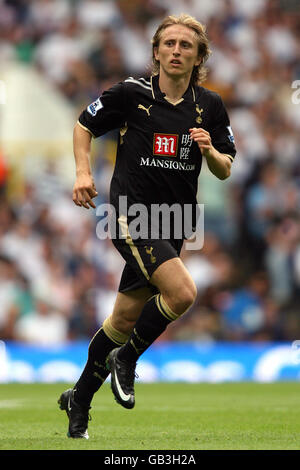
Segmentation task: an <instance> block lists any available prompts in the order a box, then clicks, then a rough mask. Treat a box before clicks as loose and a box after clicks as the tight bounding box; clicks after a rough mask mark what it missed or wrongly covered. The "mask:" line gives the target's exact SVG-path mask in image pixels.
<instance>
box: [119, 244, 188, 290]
mask: <svg viewBox="0 0 300 470" xmlns="http://www.w3.org/2000/svg"><path fill="white" fill-rule="evenodd" d="M112 242H113V244H114V246H115V247H116V249H117V250H118V251H119V253H120V254H121V255H122V257H123V258H124V260H125V261H126V265H125V267H124V270H123V273H122V277H121V281H120V285H119V289H118V290H119V292H128V291H131V290H135V289H140V288H142V287H149V288H150V289H151V291H152V292H153V293H156V292H158V291H157V289H156V287H155V286H154V285H153V284H151V283H150V278H151V276H152V274H153V273H154V271H155V270H156V269H157V268H158V266H160V265H161V264H162V263H164V262H165V261H167V260H169V259H172V258H177V257H178V256H179V255H180V251H181V248H182V245H183V240H182V239H178V240H164V239H158V240H151V239H146V240H142V239H137V240H132V239H129V238H126V239H124V238H123V239H122V238H119V239H114V240H112Z"/></svg>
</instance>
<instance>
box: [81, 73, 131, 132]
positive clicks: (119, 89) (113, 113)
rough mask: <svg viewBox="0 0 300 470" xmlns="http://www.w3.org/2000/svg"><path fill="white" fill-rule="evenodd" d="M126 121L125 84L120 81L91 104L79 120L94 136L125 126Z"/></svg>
mask: <svg viewBox="0 0 300 470" xmlns="http://www.w3.org/2000/svg"><path fill="white" fill-rule="evenodd" d="M125 121H126V96H125V86H124V83H123V82H120V83H118V84H116V85H114V86H113V87H111V88H110V89H109V90H107V91H104V93H103V94H102V95H101V96H100V97H99V98H97V100H96V101H94V102H93V103H91V104H89V105H88V107H87V108H86V109H85V110H84V111H83V112H82V113H81V114H80V116H79V119H78V122H79V124H80V125H81V126H83V127H84V128H86V129H87V130H88V131H89V132H90V133H91V134H92V135H93V136H94V137H99V136H101V135H103V134H105V133H106V132H108V131H111V130H113V129H118V128H121V127H123V125H124V123H125Z"/></svg>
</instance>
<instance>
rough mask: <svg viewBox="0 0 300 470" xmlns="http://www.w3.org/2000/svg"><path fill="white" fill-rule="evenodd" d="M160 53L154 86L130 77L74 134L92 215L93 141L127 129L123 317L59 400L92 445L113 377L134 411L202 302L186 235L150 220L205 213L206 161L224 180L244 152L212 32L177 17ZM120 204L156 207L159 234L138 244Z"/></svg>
mask: <svg viewBox="0 0 300 470" xmlns="http://www.w3.org/2000/svg"><path fill="white" fill-rule="evenodd" d="M152 52H153V73H152V76H151V77H150V78H138V79H134V78H128V79H126V80H125V81H123V82H121V83H118V84H116V85H115V86H113V87H112V88H111V89H109V90H108V91H105V92H104V93H103V94H102V96H101V97H99V98H98V99H97V100H96V101H95V102H94V103H92V104H91V105H89V106H88V107H87V109H86V110H85V111H83V112H82V114H81V115H80V117H79V121H78V123H77V124H76V126H75V129H74V155H75V162H76V182H75V185H74V190H73V201H74V203H75V204H76V205H78V206H81V207H85V208H87V209H88V208H89V207H93V208H95V204H94V202H93V200H92V199H93V198H94V197H95V196H96V195H97V191H96V188H95V184H94V180H93V176H92V172H91V167H90V163H89V154H90V147H91V139H92V137H94V138H96V137H99V136H101V135H103V134H105V133H106V132H107V131H109V130H111V129H116V128H117V129H120V137H119V142H118V149H117V157H116V163H115V169H114V173H113V177H112V181H111V189H110V202H111V204H112V206H113V207H114V208H115V209H116V218H117V222H118V231H117V232H118V233H117V235H116V236H115V237H114V239H113V240H112V241H113V244H114V246H115V247H116V249H117V250H118V251H119V252H120V254H121V255H122V256H123V258H124V259H125V261H126V264H125V267H124V271H123V273H122V277H121V281H120V286H119V290H118V294H117V298H116V302H115V305H114V308H113V312H112V313H111V315H110V316H108V318H107V319H106V320H105V321H104V323H103V325H102V327H101V328H100V330H99V331H98V332H97V333H96V334H95V336H94V337H93V339H92V340H91V342H90V345H89V350H88V359H87V363H86V365H85V368H84V370H83V372H82V374H81V376H80V378H79V380H78V381H77V383H76V384H75V386H74V387H73V389H69V390H67V391H65V392H64V393H62V395H61V396H60V398H59V400H58V402H59V404H60V408H61V409H62V410H65V411H66V412H67V415H68V418H69V432H68V435H69V436H70V437H73V438H88V432H87V428H88V419H89V409H90V404H91V401H92V398H93V395H94V394H95V392H96V391H97V390H98V389H99V387H100V386H101V385H102V383H103V382H104V381H105V379H106V378H107V377H108V375H109V373H111V387H112V391H113V394H114V396H115V399H116V401H117V402H118V403H120V404H121V405H122V406H124V407H125V408H128V409H129V408H133V406H134V404H135V398H134V380H135V368H136V363H137V360H138V358H139V357H140V356H141V354H143V352H144V351H145V350H146V349H147V348H149V347H150V346H151V344H152V343H153V342H154V341H155V340H156V339H157V338H158V337H159V336H160V335H161V334H162V333H163V331H164V330H165V329H166V328H167V326H168V325H169V324H170V323H171V322H173V321H176V319H177V318H179V317H180V316H181V315H183V314H184V313H185V312H186V311H187V310H188V309H189V308H190V307H191V305H192V304H193V302H194V300H195V297H196V287H195V284H194V282H193V279H192V278H191V276H190V274H189V272H188V271H187V269H186V268H185V266H184V264H183V262H182V261H181V259H180V251H181V248H182V245H183V240H184V236H182V237H181V238H179V239H178V238H176V237H175V236H174V231H173V230H171V231H170V236H169V237H168V238H166V237H164V236H163V235H164V234H163V232H162V229H161V225H160V222H159V221H157V220H152V219H151V217H150V216H149V214H150V209H151V207H152V206H153V205H154V204H167V205H168V206H169V207H171V206H172V205H173V204H178V205H179V206H180V207H182V208H184V207H185V205H186V204H192V205H193V207H196V206H197V201H196V193H197V180H198V176H199V173H200V170H201V162H202V159H203V157H204V158H205V159H206V161H207V164H208V168H209V169H210V171H211V172H212V173H213V174H214V175H215V176H216V177H217V178H219V179H221V180H224V179H226V178H228V176H229V175H230V171H231V164H232V161H233V159H234V157H235V153H236V150H235V146H234V140H233V134H232V131H231V128H230V122H229V118H228V114H227V112H226V109H225V107H224V104H223V102H222V99H221V98H220V96H219V95H218V94H217V93H215V92H212V91H209V90H208V89H205V88H204V87H202V86H200V83H201V82H202V81H203V80H204V78H205V72H206V69H205V67H204V64H205V62H206V60H207V59H208V57H209V54H210V49H209V43H208V39H207V36H206V33H205V28H204V26H203V25H202V24H201V23H199V22H198V21H196V19H194V18H193V17H191V16H189V15H186V14H183V15H180V16H179V17H174V16H168V17H167V18H165V19H164V21H163V22H162V23H161V24H160V26H159V27H158V29H157V31H156V33H155V35H154V37H153V40H152ZM120 196H122V197H126V202H127V207H128V208H130V207H132V205H133V204H137V203H140V204H143V207H145V208H146V209H147V210H148V209H149V211H146V212H145V214H146V215H145V217H144V222H145V223H146V225H149V226H150V225H151V224H152V225H154V227H155V229H157V230H156V232H155V233H156V234H158V236H155V237H153V236H151V235H148V236H147V237H146V238H143V237H133V236H132V231H131V229H130V222H131V221H132V217H130V216H129V215H128V214H129V213H130V211H129V210H128V211H127V212H126V211H123V210H122V208H121V209H120V204H119V201H120ZM147 215H148V217H147ZM195 217H196V215H195V214H193V216H192V218H191V219H192V220H190V224H191V226H194V225H195ZM150 233H152V232H150Z"/></svg>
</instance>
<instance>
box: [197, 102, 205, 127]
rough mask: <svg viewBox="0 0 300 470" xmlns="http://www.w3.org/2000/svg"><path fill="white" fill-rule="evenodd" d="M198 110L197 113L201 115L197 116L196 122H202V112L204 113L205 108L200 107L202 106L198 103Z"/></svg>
mask: <svg viewBox="0 0 300 470" xmlns="http://www.w3.org/2000/svg"><path fill="white" fill-rule="evenodd" d="M196 111H197V113H198V114H199V116H198V117H196V122H197V123H198V124H201V122H202V117H201V114H202V113H203V108H201V109H200V108H199V104H196Z"/></svg>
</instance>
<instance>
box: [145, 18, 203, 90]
mask: <svg viewBox="0 0 300 470" xmlns="http://www.w3.org/2000/svg"><path fill="white" fill-rule="evenodd" d="M175 24H176V25H177V24H178V25H183V26H187V27H188V28H190V29H192V30H193V31H195V33H196V37H197V40H198V55H199V56H200V57H201V58H202V61H201V64H200V65H196V66H195V67H194V70H193V72H192V76H191V84H192V85H200V84H201V83H202V82H204V80H205V79H206V76H207V68H206V67H205V66H204V64H205V62H206V61H207V59H208V57H209V56H210V54H211V50H210V48H209V41H208V38H207V36H206V28H205V26H204V25H203V24H201V23H200V22H199V21H197V20H196V19H195V18H194V17H193V16H190V15H187V14H185V13H182V14H181V15H179V16H173V15H169V16H167V17H166V18H165V19H164V20H163V21H162V22H161V24H160V25H159V26H158V28H157V30H156V32H155V34H154V36H153V38H152V40H151V44H152V75H157V74H158V73H159V67H160V63H159V60H156V58H155V55H154V49H155V48H157V47H158V46H159V42H160V39H161V36H162V33H163V31H164V30H165V29H166V28H168V27H169V26H173V25H175Z"/></svg>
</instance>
